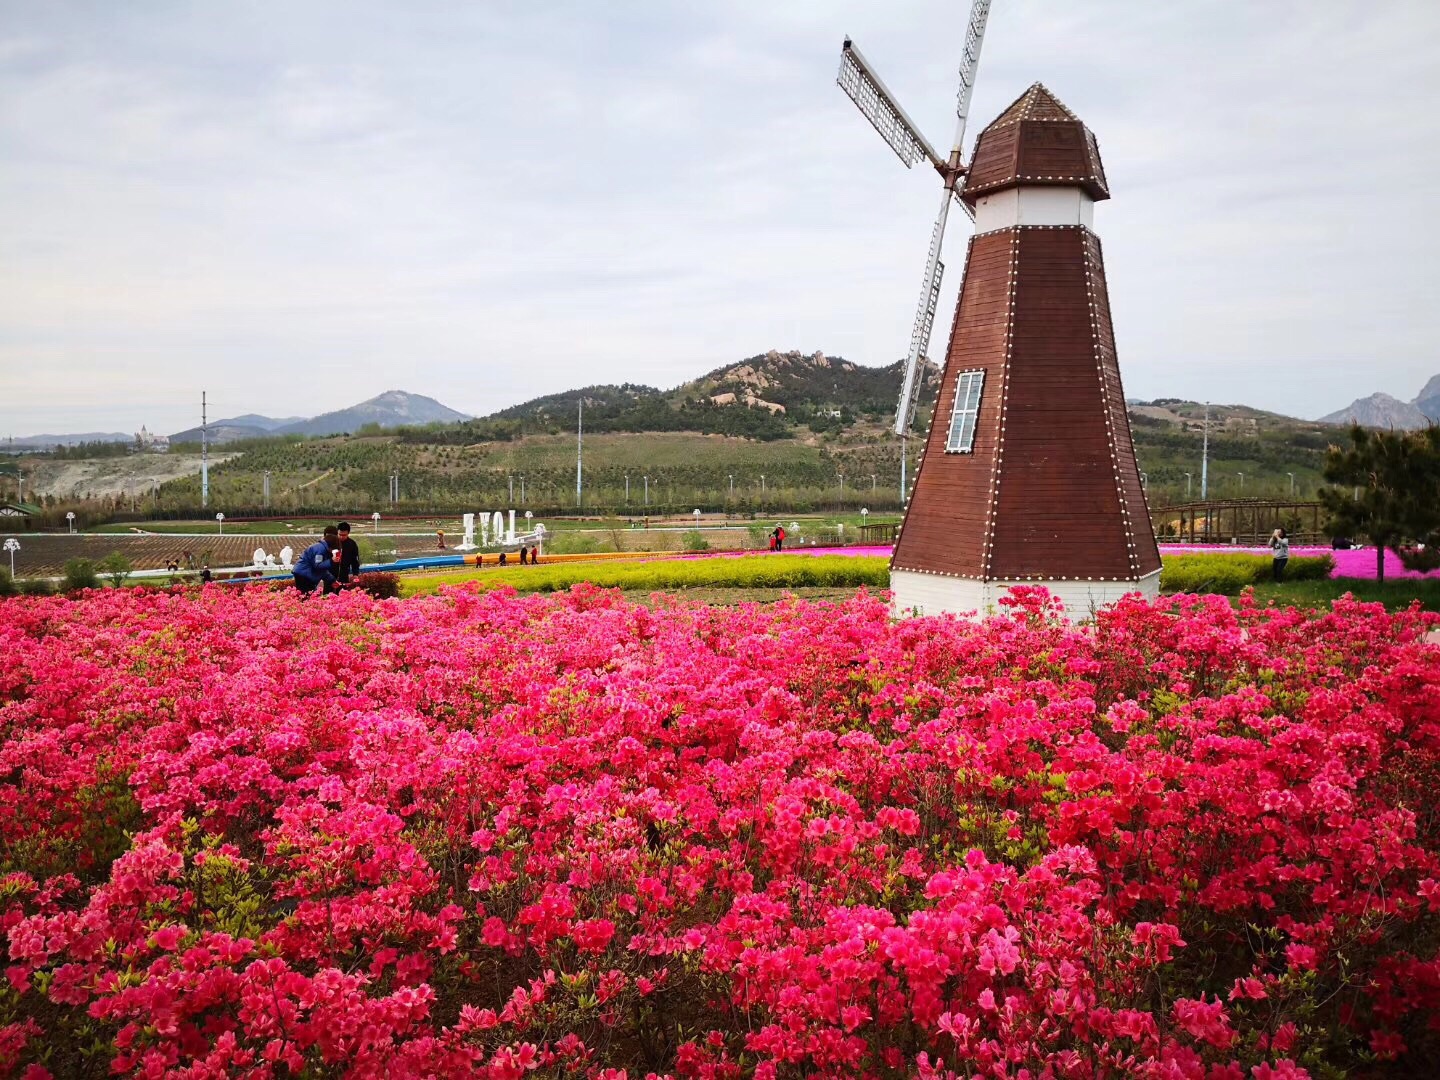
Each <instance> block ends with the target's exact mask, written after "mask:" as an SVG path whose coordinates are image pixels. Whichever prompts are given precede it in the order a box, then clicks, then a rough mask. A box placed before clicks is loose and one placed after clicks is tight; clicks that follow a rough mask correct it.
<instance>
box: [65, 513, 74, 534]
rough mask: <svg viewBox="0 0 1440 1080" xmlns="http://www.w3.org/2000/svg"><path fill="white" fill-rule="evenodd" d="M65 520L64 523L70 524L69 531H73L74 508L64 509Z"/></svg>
mask: <svg viewBox="0 0 1440 1080" xmlns="http://www.w3.org/2000/svg"><path fill="white" fill-rule="evenodd" d="M65 521H66V523H67V524H68V525H69V526H70V531H71V532H72V533H73V532H74V531H75V511H74V510H66V511H65Z"/></svg>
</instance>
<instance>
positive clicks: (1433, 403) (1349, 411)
mask: <svg viewBox="0 0 1440 1080" xmlns="http://www.w3.org/2000/svg"><path fill="white" fill-rule="evenodd" d="M1320 422H1321V423H1322V424H1360V425H1362V426H1364V427H1376V428H1396V429H1399V430H1407V431H1408V430H1412V429H1414V428H1423V427H1425V426H1427V425H1429V424H1432V423H1436V422H1440V375H1434V376H1432V377H1431V378H1430V381H1429V382H1427V383H1426V384H1425V385H1424V387H1422V388H1421V390H1420V393H1419V394H1417V395H1416V396H1415V399H1414V400H1413V401H1401V400H1400V399H1399V398H1394V397H1391V396H1390V395H1389V394H1371V395H1370V396H1369V397H1363V398H1357V399H1356V400H1354V401H1352V402H1351V403H1350V404H1349V405H1347V406H1346V407H1345V408H1343V409H1340V410H1339V411H1337V412H1333V413H1330V414H1329V415H1327V416H1322V417H1321V418H1320Z"/></svg>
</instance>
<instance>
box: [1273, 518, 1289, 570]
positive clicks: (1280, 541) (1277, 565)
mask: <svg viewBox="0 0 1440 1080" xmlns="http://www.w3.org/2000/svg"><path fill="white" fill-rule="evenodd" d="M1270 550H1271V551H1273V552H1274V554H1275V561H1274V563H1272V564H1271V568H1272V569H1273V570H1274V571H1275V580H1276V582H1280V581H1283V580H1284V579H1285V564H1286V563H1287V562H1289V561H1290V538H1289V537H1288V536H1286V535H1285V530H1284V529H1276V530H1275V531H1274V532H1273V533H1271V534H1270Z"/></svg>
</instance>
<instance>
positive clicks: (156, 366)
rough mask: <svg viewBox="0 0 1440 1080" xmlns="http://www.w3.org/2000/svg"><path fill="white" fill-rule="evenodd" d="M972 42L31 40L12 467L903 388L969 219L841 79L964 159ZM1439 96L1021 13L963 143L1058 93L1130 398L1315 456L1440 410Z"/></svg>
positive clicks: (1137, 20) (1303, 6) (311, 14)
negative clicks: (1404, 405)
mask: <svg viewBox="0 0 1440 1080" xmlns="http://www.w3.org/2000/svg"><path fill="white" fill-rule="evenodd" d="M965 15H966V5H965V4H964V3H963V2H958V0H951V2H948V3H945V2H939V0H887V2H885V3H879V2H877V0H869V2H865V3H861V2H858V0H839V2H829V3H821V2H818V0H741V2H725V3H706V4H700V3H678V2H672V3H660V2H658V0H657V2H652V3H627V2H624V0H608V2H606V3H603V4H597V3H579V2H576V3H547V2H543V0H541V2H534V0H529V2H522V0H516V2H513V3H478V2H461V0H448V2H411V3H406V4H397V3H381V2H378V0H377V2H372V0H345V2H344V3H338V2H337V3H319V2H305V0H302V2H299V3H295V2H293V0H292V2H288V3H280V2H278V0H277V2H268V0H267V2H244V0H228V2H224V3H201V2H198V0H192V2H190V3H167V2H163V0H144V2H138V3H114V2H112V0H93V2H87V3H77V2H69V0H46V2H44V3H35V2H34V0H0V434H16V435H23V434H30V433H34V432H39V431H79V430H112V429H113V430H120V431H130V430H134V429H136V428H138V427H139V425H140V424H141V423H145V424H147V425H149V427H150V428H151V429H152V430H159V431H174V430H177V429H179V428H181V427H184V426H187V425H189V424H191V423H192V422H194V421H196V420H198V411H199V399H200V391H201V390H202V389H204V390H207V391H208V392H209V395H210V401H211V403H212V405H211V408H212V412H211V416H212V417H221V416H231V415H236V414H239V413H243V412H248V411H256V412H264V413H269V414H271V415H288V414H307V415H308V414H314V413H319V412H322V411H326V410H329V409H333V408H339V407H343V406H346V405H349V404H353V403H354V402H356V401H359V400H361V399H363V398H367V397H370V396H372V395H374V394H376V393H379V392H380V391H382V390H386V389H390V388H398V389H405V390H410V391H413V392H416V393H423V394H428V395H431V396H433V397H436V398H438V399H439V400H441V401H443V402H444V403H445V404H447V405H450V406H452V407H454V408H457V409H461V410H464V411H466V412H470V413H476V414H482V413H487V412H490V411H493V410H494V409H497V408H501V407H504V406H506V405H510V404H514V403H515V402H518V401H521V400H524V399H526V398H529V397H533V396H536V395H539V394H542V393H549V392H553V391H557V390H563V389H568V388H570V387H573V386H576V385H583V384H590V383H597V382H623V381H631V382H644V383H650V384H653V385H658V386H662V387H669V386H674V385H676V384H678V383H680V382H683V381H685V380H687V379H690V378H693V377H694V376H696V375H698V374H700V373H701V372H703V371H705V370H708V369H710V368H712V367H715V366H718V365H720V364H724V363H730V362H733V361H736V360H739V359H741V358H743V357H745V356H749V355H753V354H755V353H758V352H763V351H764V350H766V349H770V348H778V349H787V348H799V349H802V350H805V351H807V352H809V351H813V350H815V349H822V350H824V351H825V352H826V353H829V354H831V355H837V354H838V355H841V356H845V357H847V358H849V359H851V360H855V361H857V362H860V363H864V364H885V363H890V362H893V361H894V360H895V359H897V358H899V357H900V356H902V355H903V354H904V351H905V346H906V343H907V342H908V339H909V330H910V321H911V318H912V314H913V309H914V304H915V300H916V293H917V291H918V287H919V280H920V274H921V270H922V262H923V258H924V252H925V247H926V242H927V240H928V236H929V231H930V222H931V218H932V216H933V214H934V212H935V209H936V205H937V202H938V194H939V192H938V187H939V183H938V180H937V178H936V177H935V176H934V174H933V173H927V172H925V171H922V170H920V169H918V168H917V169H916V170H913V171H911V172H906V171H905V169H903V168H902V167H901V166H900V164H899V162H898V161H897V160H896V159H895V158H894V157H893V156H892V155H891V153H890V151H889V150H888V149H887V148H886V147H885V146H884V145H883V143H881V141H880V139H879V137H878V136H877V135H876V134H875V132H874V131H872V130H871V129H870V127H869V125H868V124H867V123H866V122H865V121H864V120H863V119H862V118H861V117H860V115H859V114H858V113H857V112H856V110H855V108H854V106H853V105H852V104H851V103H850V101H849V100H848V99H847V98H846V97H845V96H844V95H843V94H842V92H841V91H840V90H839V88H838V87H836V86H835V81H834V80H835V68H836V63H837V59H838V54H839V46H840V42H841V39H842V38H843V37H844V35H845V34H847V33H848V34H850V35H852V36H853V37H854V38H855V40H856V43H857V44H858V45H859V46H860V47H861V48H862V49H863V50H864V51H865V54H866V56H867V58H868V59H869V60H870V61H871V62H872V63H873V64H874V65H875V66H876V67H877V69H878V70H879V71H880V73H881V74H882V76H883V77H884V79H885V80H886V82H887V83H888V84H889V85H890V87H891V89H892V90H894V91H895V92H896V94H897V96H899V97H900V99H901V101H902V103H903V104H904V105H905V107H906V109H907V110H908V111H909V112H910V114H911V115H912V116H913V117H914V118H915V119H916V120H917V121H918V122H919V123H920V124H921V126H922V127H923V128H924V129H925V131H926V132H927V133H928V135H929V137H930V140H931V141H932V142H934V143H937V144H942V143H948V140H949V137H950V132H951V130H952V124H953V107H954V92H955V82H956V79H955V68H956V66H957V62H958V59H959V52H960V46H961V42H962V40H963V34H964V21H965ZM1437 69H1440V3H1437V2H1435V0H1413V2H1387V0H1354V2H1350V0H1296V2H1279V0H1215V2H1201V0H1192V2H1183V3H1180V2H1177V3H1155V2H1150V0H1125V2H1119V0H1116V2H1107V0H1087V2H1085V3H1074V2H1068V0H995V2H994V8H993V12H992V15H991V19H990V26H989V32H988V34H987V37H986V40H985V49H984V54H983V57H982V60H981V65H980V73H979V78H978V82H977V89H976V94H975V103H974V109H973V113H972V115H973V117H974V121H975V123H974V124H973V125H972V129H971V139H972V140H973V137H974V135H975V133H976V132H977V131H978V130H979V128H980V127H981V126H983V124H984V123H986V122H988V121H989V120H990V119H992V118H993V117H994V116H995V115H996V114H997V113H998V112H999V111H1000V110H1001V109H1002V108H1003V107H1004V106H1005V105H1006V104H1007V103H1008V102H1009V101H1010V100H1011V99H1013V98H1014V97H1016V96H1017V95H1018V94H1019V93H1020V92H1021V91H1023V90H1024V89H1025V87H1026V86H1027V85H1028V84H1029V83H1031V82H1032V81H1035V80H1037V79H1038V80H1040V81H1042V82H1044V83H1045V84H1046V85H1047V86H1049V87H1050V89H1051V90H1052V91H1054V92H1055V94H1056V95H1057V96H1059V97H1060V99H1061V100H1063V101H1064V102H1065V103H1066V104H1067V105H1069V106H1070V107H1071V108H1072V109H1073V110H1075V111H1076V112H1077V113H1078V114H1079V115H1080V117H1081V118H1082V119H1084V120H1085V121H1086V122H1087V123H1088V124H1089V125H1090V127H1091V128H1092V129H1093V130H1094V131H1095V133H1096V134H1097V136H1098V137H1099V140H1100V146H1101V151H1102V154H1103V156H1104V160H1105V166H1106V172H1107V173H1108V176H1109V179H1110V184H1111V190H1112V193H1113V196H1114V197H1113V200H1112V201H1111V202H1108V203H1105V204H1102V205H1101V207H1100V208H1099V210H1098V212H1097V214H1096V228H1097V231H1098V232H1099V233H1100V236H1101V238H1102V240H1103V241H1104V244H1105V256H1106V264H1107V269H1108V275H1109V284H1110V291H1111V297H1112V301H1113V306H1114V314H1115V323H1116V335H1117V338H1118V341H1119V347H1120V365H1121V372H1122V374H1123V377H1124V382H1125V390H1126V393H1127V395H1129V396H1131V397H1146V398H1149V397H1156V396H1183V397H1191V398H1197V399H1203V398H1206V397H1209V398H1213V399H1214V400H1217V401H1227V402H1245V403H1247V404H1252V405H1256V406H1261V407H1264V408H1269V409H1274V410H1277V411H1280V412H1286V413H1290V414H1294V415H1300V416H1316V415H1319V414H1321V413H1324V412H1327V411H1330V410H1332V409H1336V408H1339V407H1341V406H1343V405H1346V404H1348V403H1349V402H1350V400H1351V399H1352V398H1355V397H1357V396H1360V395H1364V394H1368V393H1371V392H1373V391H1377V390H1383V391H1385V392H1388V393H1390V394H1393V395H1395V396H1396V397H1399V398H1402V399H1405V400H1409V399H1410V398H1412V397H1414V395H1415V394H1416V392H1417V391H1418V390H1419V388H1420V386H1421V384H1422V383H1423V382H1424V381H1425V379H1426V378H1428V377H1429V376H1430V375H1432V374H1435V373H1437V372H1440V355H1437V350H1436V347H1435V346H1436V342H1437V337H1440V335H1437V330H1440V301H1437V299H1436V296H1435V294H1436V292H1437V285H1440V273H1437V269H1436V266H1437V259H1436V255H1437V250H1440V248H1437V240H1440V226H1437V223H1436V222H1437V214H1440V207H1437V202H1440V200H1437V196H1436V191H1437V187H1440V185H1437V183H1436V179H1435V177H1436V173H1437V170H1440V109H1437V108H1436V105H1435V102H1436V101H1437V100H1440V75H1437ZM967 156H968V148H967ZM955 220H956V219H955V218H952V222H954V221H955ZM959 226H960V227H956V226H954V225H952V231H951V234H950V241H949V243H948V245H947V249H946V250H947V261H948V262H949V264H950V267H951V269H950V271H949V273H948V274H947V275H946V283H947V286H948V287H947V289H946V290H945V296H944V297H943V300H942V312H943V313H944V314H943V319H942V320H937V326H936V338H937V339H939V338H942V337H943V336H944V335H946V334H948V331H949V320H950V317H951V313H952V312H953V307H954V290H955V287H956V285H957V284H958V282H959V279H960V276H961V274H960V270H961V264H962V261H963V255H964V244H963V240H964V232H965V229H966V228H968V222H966V221H965V220H964V219H963V218H960V219H959ZM942 323H943V324H942ZM941 351H942V345H941V343H940V342H938V341H937V343H936V344H935V345H934V346H933V348H932V352H934V353H935V354H936V355H939V354H940V353H941Z"/></svg>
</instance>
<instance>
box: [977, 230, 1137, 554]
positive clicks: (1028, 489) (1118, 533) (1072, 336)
mask: <svg viewBox="0 0 1440 1080" xmlns="http://www.w3.org/2000/svg"><path fill="white" fill-rule="evenodd" d="M1088 235H1089V234H1088V232H1087V231H1086V230H1082V229H1079V228H1073V229H1022V230H1021V233H1020V257H1019V261H1018V264H1017V271H1016V278H1017V285H1016V297H1015V325H1014V328H1013V330H1012V332H1011V342H1012V346H1011V356H1010V374H1009V386H1010V392H1009V400H1008V402H1007V413H1006V416H1007V421H1006V429H1005V452H1004V456H1003V459H1002V462H1001V471H1000V484H999V491H998V495H997V499H996V508H995V522H996V524H995V542H994V551H993V554H992V557H991V564H990V569H991V574H990V576H991V577H993V578H996V579H1000V580H1007V579H1013V578H1027V577H1033V578H1070V579H1072V580H1073V579H1075V578H1129V577H1131V576H1132V574H1131V564H1130V559H1129V555H1128V548H1127V540H1128V537H1127V533H1126V528H1125V524H1124V519H1123V518H1122V516H1121V514H1120V496H1119V494H1118V493H1117V491H1116V487H1115V468H1114V464H1113V462H1112V459H1111V453H1110V440H1109V437H1108V436H1107V433H1106V427H1105V418H1106V411H1107V410H1106V408H1105V401H1104V396H1103V394H1102V391H1101V382H1100V378H1099V372H1097V370H1096V363H1095V343H1094V335H1093V333H1092V322H1091V316H1090V307H1089V290H1088V289H1087V286H1086V280H1085V269H1086V261H1087V259H1086V237H1087V236H1088Z"/></svg>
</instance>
